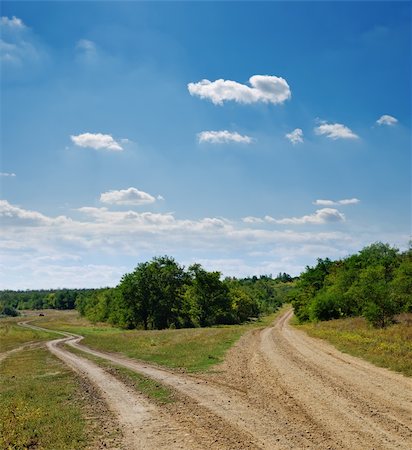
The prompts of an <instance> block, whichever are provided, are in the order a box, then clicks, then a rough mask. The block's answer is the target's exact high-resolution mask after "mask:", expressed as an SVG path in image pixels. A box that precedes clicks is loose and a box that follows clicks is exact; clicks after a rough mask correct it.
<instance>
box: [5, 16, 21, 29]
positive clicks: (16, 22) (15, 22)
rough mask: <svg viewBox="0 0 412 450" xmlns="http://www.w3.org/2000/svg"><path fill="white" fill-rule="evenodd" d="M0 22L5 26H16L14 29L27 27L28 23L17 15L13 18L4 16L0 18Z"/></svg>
mask: <svg viewBox="0 0 412 450" xmlns="http://www.w3.org/2000/svg"><path fill="white" fill-rule="evenodd" d="M0 24H1V26H3V27H8V28H14V29H23V28H26V25H24V23H23V21H22V20H21V19H19V18H18V17H16V16H13V17H12V18H9V17H6V16H2V17H1V18H0Z"/></svg>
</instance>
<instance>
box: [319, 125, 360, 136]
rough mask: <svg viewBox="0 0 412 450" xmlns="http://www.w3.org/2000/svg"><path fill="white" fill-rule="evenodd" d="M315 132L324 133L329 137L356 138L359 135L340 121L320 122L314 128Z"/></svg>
mask: <svg viewBox="0 0 412 450" xmlns="http://www.w3.org/2000/svg"><path fill="white" fill-rule="evenodd" d="M314 131H315V133H316V134H319V135H325V136H326V137H328V138H329V139H333V140H336V139H358V138H359V136H358V135H357V134H355V133H354V132H353V131H352V130H351V129H350V128H348V127H347V126H345V125H342V124H341V123H321V124H320V125H319V126H317V127H315V129H314Z"/></svg>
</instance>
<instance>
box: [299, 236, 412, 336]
mask: <svg viewBox="0 0 412 450" xmlns="http://www.w3.org/2000/svg"><path fill="white" fill-rule="evenodd" d="M292 298H293V301H292V304H293V306H294V310H295V315H296V316H297V317H298V319H299V320H300V321H302V322H304V321H318V320H329V319H336V318H340V317H349V316H361V315H363V316H364V317H366V319H367V320H368V321H369V322H370V323H372V324H373V325H374V326H377V327H385V326H386V325H389V324H390V323H392V322H393V318H394V315H395V314H397V313H400V312H412V248H410V249H409V250H408V251H406V252H400V251H399V250H398V249H396V248H393V247H391V246H389V245H388V244H383V243H380V242H378V243H375V244H372V245H370V246H368V247H365V248H364V249H363V250H361V251H360V252H359V253H357V254H355V255H352V256H349V257H347V258H344V259H340V260H337V261H331V260H330V259H328V258H326V259H318V263H317V265H316V266H314V267H306V270H305V271H304V272H303V273H302V274H301V275H300V277H299V280H298V281H297V283H296V289H295V290H294V291H293V293H292Z"/></svg>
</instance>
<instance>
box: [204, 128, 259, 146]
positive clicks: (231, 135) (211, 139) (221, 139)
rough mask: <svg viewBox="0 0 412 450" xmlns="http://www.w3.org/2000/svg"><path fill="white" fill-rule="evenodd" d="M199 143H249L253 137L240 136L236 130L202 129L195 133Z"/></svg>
mask: <svg viewBox="0 0 412 450" xmlns="http://www.w3.org/2000/svg"><path fill="white" fill-rule="evenodd" d="M197 138H198V141H199V143H200V144H203V143H210V144H229V143H231V142H234V143H238V144H251V143H252V142H253V139H252V138H251V137H250V136H246V135H244V136H242V135H241V134H239V133H237V132H236V131H234V132H231V131H227V130H222V131H202V132H200V133H199V134H198V135H197Z"/></svg>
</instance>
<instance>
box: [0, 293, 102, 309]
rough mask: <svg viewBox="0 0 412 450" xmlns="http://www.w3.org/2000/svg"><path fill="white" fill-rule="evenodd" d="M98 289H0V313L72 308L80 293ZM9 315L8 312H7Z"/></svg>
mask: <svg viewBox="0 0 412 450" xmlns="http://www.w3.org/2000/svg"><path fill="white" fill-rule="evenodd" d="M99 290H100V289H41V290H27V291H11V290H5V291H0V314H1V313H2V311H3V310H4V309H5V308H6V313H7V312H8V311H11V308H12V309H15V310H21V309H48V308H52V309H74V308H75V307H76V301H77V299H78V298H79V297H80V296H81V295H90V294H91V293H92V292H95V291H99ZM9 315H10V314H9Z"/></svg>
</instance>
